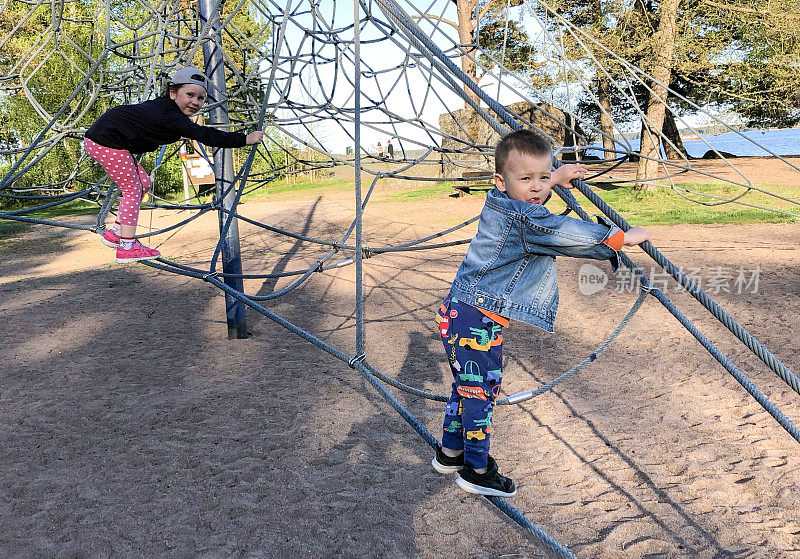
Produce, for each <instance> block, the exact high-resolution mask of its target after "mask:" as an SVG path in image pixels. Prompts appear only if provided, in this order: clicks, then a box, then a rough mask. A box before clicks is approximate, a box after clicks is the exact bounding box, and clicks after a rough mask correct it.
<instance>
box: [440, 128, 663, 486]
mask: <svg viewBox="0 0 800 559" xmlns="http://www.w3.org/2000/svg"><path fill="white" fill-rule="evenodd" d="M551 164H552V146H551V145H550V143H549V142H548V141H547V140H546V139H544V138H542V137H541V136H539V135H538V134H535V133H534V132H531V131H530V130H518V131H516V132H512V133H511V134H508V135H507V136H505V137H504V138H503V139H502V140H501V141H500V143H498V144H497V147H496V149H495V174H494V185H495V188H494V189H493V190H491V191H490V192H489V193H488V194H487V196H486V203H485V205H484V207H483V210H482V211H481V216H480V220H479V222H478V232H477V234H476V235H475V237H473V239H472V241H471V242H470V245H469V249H468V250H467V255H466V256H465V257H464V261H463V262H462V263H461V267H460V268H459V269H458V272H456V277H455V279H454V280H453V284H452V286H451V288H450V293H449V294H448V295H447V297H445V299H444V301H443V302H442V305H441V308H440V311H439V319H440V321H439V328H440V332H441V335H442V343H443V344H444V349H445V353H447V356H448V360H449V362H450V369H451V371H452V373H453V390H452V394H451V396H450V399H449V400H448V402H447V406H446V408H445V416H444V429H443V433H442V444H441V445H437V448H436V456H435V457H434V458H433V460H432V461H431V464H432V466H433V468H434V469H435V470H436V471H437V472H439V473H455V472H459V477H458V479H457V480H456V483H457V484H458V486H459V487H461V488H462V489H464V490H465V491H468V492H470V493H477V494H479V495H495V496H499V497H511V496H512V495H514V494H515V493H516V487H515V486H514V482H513V481H512V480H511V479H510V478H508V477H505V476H503V475H501V474H500V473H498V471H497V463H496V462H495V461H494V458H492V457H491V456H489V439H490V433H491V427H492V410H493V408H494V401H495V398H496V397H497V395H498V394H499V393H500V384H501V381H502V369H503V367H502V353H503V349H502V348H503V345H502V344H503V334H502V330H503V328H504V327H507V326H508V321H509V319H512V318H513V319H515V320H521V321H523V322H527V323H528V324H533V325H534V326H537V327H539V328H542V329H543V330H545V331H547V332H553V323H554V321H555V317H556V309H557V308H558V283H557V281H556V264H555V257H556V256H572V257H577V258H594V259H597V260H611V262H612V266H613V267H614V269H616V267H617V266H618V259H617V251H618V250H620V249H621V248H622V246H623V245H627V246H633V245H638V244H639V243H641V242H644V241H649V240H650V236H649V234H648V233H647V231H646V230H644V229H643V228H641V227H632V228H631V229H630V230H628V232H627V233H623V232H622V231H621V230H620V229H618V228H617V227H615V226H613V225H611V224H610V223H607V222H606V221H605V220H602V218H599V217H598V219H601V223H599V224H595V223H589V222H587V221H582V220H579V219H574V218H571V217H566V216H560V215H553V214H552V213H550V212H549V211H548V210H547V209H546V208H545V207H544V204H545V203H546V202H547V200H549V199H550V189H551V185H553V184H558V185H561V186H563V187H565V188H571V187H572V185H571V184H570V182H569V181H570V180H572V179H578V178H582V177H583V176H584V174H585V173H586V167H585V166H584V165H563V166H561V167H559V168H558V169H556V170H555V171H551V168H552V167H551Z"/></svg>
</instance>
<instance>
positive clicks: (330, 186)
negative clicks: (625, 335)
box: [243, 179, 353, 200]
mask: <svg viewBox="0 0 800 559" xmlns="http://www.w3.org/2000/svg"><path fill="white" fill-rule="evenodd" d="M352 189H353V182H352V181H348V180H345V179H323V180H316V181H308V182H298V183H295V184H286V180H285V179H282V180H277V181H274V182H271V183H269V184H267V185H266V186H264V187H262V188H257V189H255V190H253V191H252V192H249V193H248V194H247V195H245V196H244V197H243V200H253V199H259V198H266V197H269V196H274V195H277V194H290V195H291V194H297V193H301V192H302V193H313V192H314V191H319V190H324V191H326V192H330V191H344V190H352Z"/></svg>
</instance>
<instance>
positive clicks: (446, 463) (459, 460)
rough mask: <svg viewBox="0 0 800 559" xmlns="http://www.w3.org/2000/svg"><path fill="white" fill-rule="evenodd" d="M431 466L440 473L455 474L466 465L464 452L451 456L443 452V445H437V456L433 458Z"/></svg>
mask: <svg viewBox="0 0 800 559" xmlns="http://www.w3.org/2000/svg"><path fill="white" fill-rule="evenodd" d="M431 466H433V469H434V470H436V471H437V472H439V473H440V474H454V473H456V472H457V471H459V470H460V469H461V468H463V467H464V453H463V452H462V453H461V454H459V455H458V456H455V457H451V456H448V455H447V454H445V453H444V452H442V445H440V444H437V445H436V456H434V457H433V460H431Z"/></svg>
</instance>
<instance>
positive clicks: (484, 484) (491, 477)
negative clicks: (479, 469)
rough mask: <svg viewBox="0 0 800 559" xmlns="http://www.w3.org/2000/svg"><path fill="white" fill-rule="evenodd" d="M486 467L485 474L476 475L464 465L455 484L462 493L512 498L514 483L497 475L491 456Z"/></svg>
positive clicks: (469, 467) (514, 488)
mask: <svg viewBox="0 0 800 559" xmlns="http://www.w3.org/2000/svg"><path fill="white" fill-rule="evenodd" d="M487 467H488V469H487V470H486V473H485V474H477V473H475V470H474V469H473V467H472V466H470V465H469V464H464V467H463V469H462V470H461V471H460V472H459V474H458V475H459V477H458V479H456V483H457V484H458V486H459V487H460V488H461V489H463V490H464V491H467V492H469V493H475V494H477V495H492V496H494V497H513V496H514V494H515V493H516V492H517V488H516V486H515V485H514V481H513V480H512V479H511V478H507V477H505V476H503V475H500V474H499V473H498V471H497V462H495V461H494V458H492V457H491V456H489V461H488V464H487Z"/></svg>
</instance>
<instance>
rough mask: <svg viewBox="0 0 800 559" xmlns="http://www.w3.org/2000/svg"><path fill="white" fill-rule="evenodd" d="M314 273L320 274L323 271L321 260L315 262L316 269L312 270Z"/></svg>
mask: <svg viewBox="0 0 800 559" xmlns="http://www.w3.org/2000/svg"><path fill="white" fill-rule="evenodd" d="M314 271H315V272H319V273H320V274H321V273H322V272H324V271H325V270H324V269H323V267H322V260H317V267H316V268H314Z"/></svg>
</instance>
